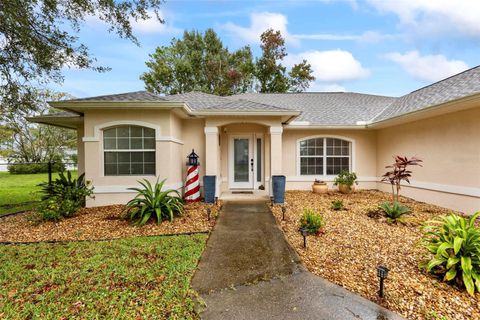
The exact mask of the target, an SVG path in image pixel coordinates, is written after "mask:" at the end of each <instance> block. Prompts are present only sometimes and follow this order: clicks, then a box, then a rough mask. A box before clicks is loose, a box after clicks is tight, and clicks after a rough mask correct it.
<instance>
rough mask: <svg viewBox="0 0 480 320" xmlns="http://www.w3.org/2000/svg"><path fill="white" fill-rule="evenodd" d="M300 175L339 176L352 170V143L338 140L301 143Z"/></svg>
mask: <svg viewBox="0 0 480 320" xmlns="http://www.w3.org/2000/svg"><path fill="white" fill-rule="evenodd" d="M298 148H299V157H300V175H337V174H339V173H340V171H342V170H343V169H347V170H351V162H352V161H351V153H352V151H351V150H352V146H351V142H350V141H347V140H342V139H338V138H328V137H325V138H322V137H318V138H310V139H304V140H300V141H299V146H298Z"/></svg>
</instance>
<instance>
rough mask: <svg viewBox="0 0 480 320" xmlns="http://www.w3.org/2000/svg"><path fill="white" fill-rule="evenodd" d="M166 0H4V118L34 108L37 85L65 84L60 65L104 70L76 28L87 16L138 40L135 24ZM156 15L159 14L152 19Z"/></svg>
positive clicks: (0, 69)
mask: <svg viewBox="0 0 480 320" xmlns="http://www.w3.org/2000/svg"><path fill="white" fill-rule="evenodd" d="M162 3H163V0H141V1H129V0H2V1H0V103H1V112H0V118H1V117H2V116H5V115H6V114H7V113H9V112H12V111H15V110H18V109H22V108H23V109H29V108H31V107H32V106H34V103H33V102H34V101H35V99H36V92H35V91H36V89H35V88H36V87H39V86H41V85H44V84H45V83H48V82H51V81H55V82H62V80H63V78H62V72H61V71H62V68H64V67H74V68H80V69H93V70H97V71H106V70H108V68H105V67H102V66H98V65H97V64H96V61H95V59H94V57H93V56H92V55H91V54H90V52H89V51H88V48H87V47H86V46H85V45H84V44H82V43H80V42H79V39H78V36H77V34H78V32H79V31H80V29H81V26H82V24H83V23H84V22H85V19H86V18H89V17H95V18H96V19H99V20H101V21H103V22H105V23H106V24H107V25H108V27H109V31H112V32H115V33H116V34H118V36H120V37H121V38H125V39H129V40H131V41H133V43H135V44H138V39H137V38H136V37H135V35H134V34H133V32H132V23H134V22H135V21H137V20H144V19H148V18H152V17H150V15H154V16H156V19H158V20H159V21H160V22H163V21H162V20H161V19H160V16H159V12H158V10H159V8H160V5H161V4H162ZM153 18H155V17H153Z"/></svg>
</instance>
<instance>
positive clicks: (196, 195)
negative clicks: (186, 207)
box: [184, 149, 200, 202]
mask: <svg viewBox="0 0 480 320" xmlns="http://www.w3.org/2000/svg"><path fill="white" fill-rule="evenodd" d="M187 158H188V162H187V182H186V183H185V196H184V197H185V201H186V202H197V201H200V179H199V177H198V166H199V165H200V164H199V163H198V155H197V154H196V153H195V151H194V150H193V149H192V153H190V154H189V155H188V157H187Z"/></svg>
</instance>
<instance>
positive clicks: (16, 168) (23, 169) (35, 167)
mask: <svg viewBox="0 0 480 320" xmlns="http://www.w3.org/2000/svg"><path fill="white" fill-rule="evenodd" d="M64 170H65V165H64V164H63V163H62V162H54V163H53V164H52V172H59V171H64ZM8 172H10V173H11V174H37V173H47V172H48V163H25V164H22V163H18V164H10V165H9V166H8Z"/></svg>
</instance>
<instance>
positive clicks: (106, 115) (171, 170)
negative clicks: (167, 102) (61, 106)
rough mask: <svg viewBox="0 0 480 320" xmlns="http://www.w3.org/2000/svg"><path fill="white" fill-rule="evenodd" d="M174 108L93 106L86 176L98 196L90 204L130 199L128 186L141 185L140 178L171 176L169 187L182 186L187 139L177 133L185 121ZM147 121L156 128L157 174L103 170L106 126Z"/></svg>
mask: <svg viewBox="0 0 480 320" xmlns="http://www.w3.org/2000/svg"><path fill="white" fill-rule="evenodd" d="M175 117H176V116H175V115H173V114H172V113H171V112H170V111H167V110H165V111H163V110H139V109H129V110H128V109H118V110H89V111H87V112H85V113H84V119H85V120H84V128H85V135H84V138H83V141H84V147H85V172H86V179H87V181H89V182H90V183H92V185H93V186H94V188H95V189H94V192H95V198H94V199H88V200H87V206H101V205H106V204H113V203H126V202H127V201H128V200H130V199H132V197H133V196H134V193H132V192H130V191H128V190H127V188H129V187H133V186H137V185H138V183H137V181H138V180H141V179H148V180H150V181H151V182H155V181H156V179H157V177H159V178H160V179H167V182H166V187H168V188H173V189H180V190H181V188H182V186H183V182H182V180H183V179H182V175H181V169H180V160H179V158H180V154H181V152H182V149H183V147H182V146H183V144H182V143H183V142H182V140H181V139H180V138H178V137H176V136H175V135H176V134H178V133H179V132H181V131H182V129H181V121H180V120H178V119H174V118H175ZM128 124H131V125H143V126H147V127H151V128H154V129H155V131H156V153H155V160H156V166H155V173H156V176H153V175H145V176H143V175H136V176H105V175H104V173H103V131H102V130H103V128H108V127H112V126H117V125H128Z"/></svg>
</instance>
